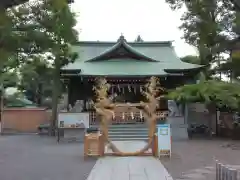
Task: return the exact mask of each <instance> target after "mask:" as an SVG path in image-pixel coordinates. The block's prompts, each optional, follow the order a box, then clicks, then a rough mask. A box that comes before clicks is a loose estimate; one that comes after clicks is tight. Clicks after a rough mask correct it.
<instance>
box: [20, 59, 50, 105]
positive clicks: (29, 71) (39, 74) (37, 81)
mask: <svg viewBox="0 0 240 180" xmlns="http://www.w3.org/2000/svg"><path fill="white" fill-rule="evenodd" d="M19 72H20V76H21V81H20V84H19V88H20V89H21V90H23V91H25V92H26V94H27V97H28V99H29V100H31V101H33V102H35V103H36V104H38V105H41V104H42V99H43V98H44V97H46V95H50V94H52V93H51V91H52V89H51V88H50V87H51V86H52V80H51V79H52V78H51V77H52V66H51V64H50V63H49V62H48V61H47V60H46V58H44V57H42V56H36V57H34V58H33V59H28V60H26V61H25V62H24V64H22V65H21V67H20V69H19ZM49 92H50V93H49Z"/></svg>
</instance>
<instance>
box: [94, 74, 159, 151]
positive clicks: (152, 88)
mask: <svg viewBox="0 0 240 180" xmlns="http://www.w3.org/2000/svg"><path fill="white" fill-rule="evenodd" d="M109 88H110V85H109V84H108V83H107V81H106V79H104V78H100V79H98V80H97V85H96V86H95V87H94V91H95V93H96V96H97V97H96V101H95V103H94V107H95V109H96V112H97V114H98V115H99V117H100V119H101V122H100V130H101V132H102V134H103V136H104V139H105V143H107V144H109V147H110V148H111V149H112V151H113V154H114V155H119V156H134V155H141V154H144V152H146V151H148V149H149V148H152V144H153V138H154V134H155V130H156V121H157V118H158V116H157V114H156V109H157V108H158V105H159V100H160V96H159V94H160V91H161V90H163V89H162V88H161V87H160V83H159V80H158V78H156V77H151V78H150V80H149V82H148V83H147V84H146V85H145V90H144V91H143V92H142V93H143V95H144V96H145V98H146V102H140V104H139V106H140V108H141V109H143V112H144V118H145V119H146V120H147V123H148V127H149V132H148V143H147V144H146V146H145V147H143V148H142V149H140V150H139V151H136V152H121V151H120V150H119V149H118V148H117V147H116V146H115V145H114V144H113V143H112V142H111V140H109V138H108V125H109V122H110V121H111V120H112V118H113V114H114V109H115V107H116V106H117V105H116V104H114V103H112V102H111V98H110V96H109V95H108V90H109ZM126 106H131V104H128V103H127V104H126Z"/></svg>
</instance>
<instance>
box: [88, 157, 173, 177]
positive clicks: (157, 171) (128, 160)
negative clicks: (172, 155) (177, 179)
mask: <svg viewBox="0 0 240 180" xmlns="http://www.w3.org/2000/svg"><path fill="white" fill-rule="evenodd" d="M87 180H173V179H172V177H171V176H170V175H169V173H168V172H167V170H166V169H165V168H164V166H163V165H162V163H161V162H160V160H158V159H156V158H154V157H140V156H137V157H104V158H100V159H99V160H98V161H97V163H96V164H95V166H94V168H93V169H92V171H91V173H90V175H89V177H88V179H87Z"/></svg>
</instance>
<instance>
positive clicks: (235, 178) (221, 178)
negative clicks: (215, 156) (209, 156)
mask: <svg viewBox="0 0 240 180" xmlns="http://www.w3.org/2000/svg"><path fill="white" fill-rule="evenodd" d="M216 180H240V171H239V170H237V169H236V168H234V166H231V165H226V164H222V163H220V162H219V161H216Z"/></svg>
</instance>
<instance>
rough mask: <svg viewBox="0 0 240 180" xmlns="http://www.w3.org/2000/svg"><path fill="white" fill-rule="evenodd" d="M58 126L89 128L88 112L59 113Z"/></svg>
mask: <svg viewBox="0 0 240 180" xmlns="http://www.w3.org/2000/svg"><path fill="white" fill-rule="evenodd" d="M58 127H59V128H89V113H59V114H58Z"/></svg>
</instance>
